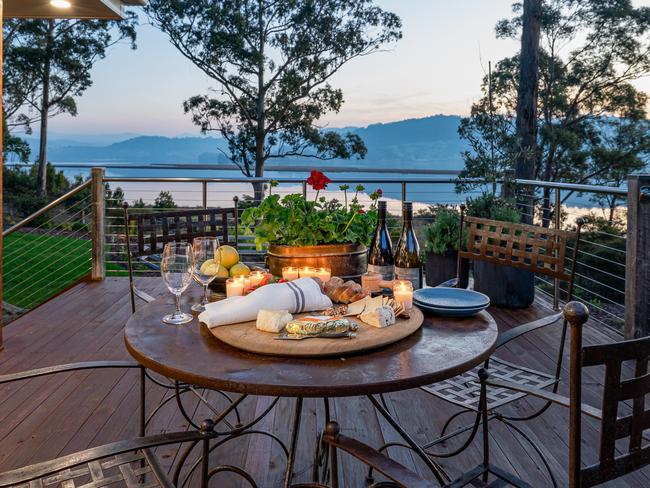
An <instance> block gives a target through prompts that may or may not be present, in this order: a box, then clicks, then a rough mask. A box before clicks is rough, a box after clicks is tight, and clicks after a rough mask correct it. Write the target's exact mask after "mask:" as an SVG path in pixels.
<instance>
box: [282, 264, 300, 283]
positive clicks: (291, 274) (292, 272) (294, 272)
mask: <svg viewBox="0 0 650 488" xmlns="http://www.w3.org/2000/svg"><path fill="white" fill-rule="evenodd" d="M299 276H300V273H299V271H298V268H294V267H293V266H287V267H286V268H282V278H283V279H285V280H287V281H293V280H297V279H298V278H299Z"/></svg>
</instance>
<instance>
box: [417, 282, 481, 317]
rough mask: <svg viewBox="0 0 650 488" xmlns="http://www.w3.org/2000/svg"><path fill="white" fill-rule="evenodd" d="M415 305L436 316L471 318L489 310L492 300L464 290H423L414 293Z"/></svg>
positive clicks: (475, 292)
mask: <svg viewBox="0 0 650 488" xmlns="http://www.w3.org/2000/svg"><path fill="white" fill-rule="evenodd" d="M413 303H415V304H416V305H417V306H418V307H420V308H421V309H422V310H425V311H427V312H431V313H435V314H436V315H444V316H446V317H469V316H472V315H476V314H477V313H479V312H480V311H481V310H485V309H486V308H488V307H489V306H490V298H489V297H488V296H486V295H484V294H483V293H479V292H477V291H473V290H465V289H463V288H422V289H421V290H416V291H415V292H414V293H413Z"/></svg>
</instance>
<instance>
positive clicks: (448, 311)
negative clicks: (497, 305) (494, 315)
mask: <svg viewBox="0 0 650 488" xmlns="http://www.w3.org/2000/svg"><path fill="white" fill-rule="evenodd" d="M414 303H415V304H416V305H417V306H418V307H419V308H421V309H422V310H424V311H425V312H431V313H433V314H435V315H440V316H443V317H471V316H472V315H476V314H477V313H479V312H480V311H482V310H485V309H486V308H487V307H479V308H436V307H427V306H425V305H422V304H419V303H417V302H414Z"/></svg>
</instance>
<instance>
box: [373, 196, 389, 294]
mask: <svg viewBox="0 0 650 488" xmlns="http://www.w3.org/2000/svg"><path fill="white" fill-rule="evenodd" d="M368 271H369V272H374V273H379V274H380V275H381V278H382V280H386V281H392V280H393V279H394V277H395V259H394V257H393V243H392V242H391V240H390V234H389V233H388V228H387V227H386V202H383V201H382V202H377V230H376V231H375V235H374V237H373V238H372V243H371V244H370V255H369V256H368Z"/></svg>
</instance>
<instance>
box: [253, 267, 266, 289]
mask: <svg viewBox="0 0 650 488" xmlns="http://www.w3.org/2000/svg"><path fill="white" fill-rule="evenodd" d="M250 279H251V288H254V287H256V286H260V283H261V282H262V280H263V279H264V273H262V272H261V271H253V272H252V273H251V276H250Z"/></svg>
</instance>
